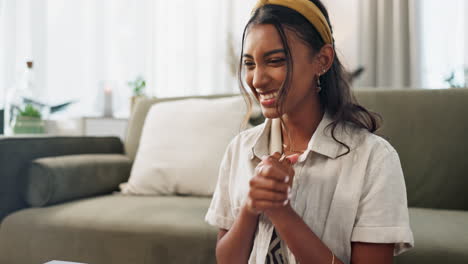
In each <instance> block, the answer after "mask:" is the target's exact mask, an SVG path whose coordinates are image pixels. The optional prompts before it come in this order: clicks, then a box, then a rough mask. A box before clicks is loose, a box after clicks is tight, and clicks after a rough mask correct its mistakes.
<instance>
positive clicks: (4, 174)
mask: <svg viewBox="0 0 468 264" xmlns="http://www.w3.org/2000/svg"><path fill="white" fill-rule="evenodd" d="M97 153H100V154H105V153H107V154H110V153H113V154H122V153H123V145H122V142H121V141H120V139H119V138H117V137H27V138H22V137H12V138H10V137H5V138H2V137H0V168H1V169H0V180H1V184H0V221H1V220H2V219H3V218H4V217H5V216H7V215H8V214H10V213H11V212H14V211H16V210H19V209H21V208H25V207H26V206H27V203H26V201H24V195H23V194H24V188H25V186H26V176H27V175H26V174H27V171H26V169H27V168H28V166H29V164H30V163H31V161H32V160H35V159H37V158H42V157H52V156H63V155H77V154H97Z"/></svg>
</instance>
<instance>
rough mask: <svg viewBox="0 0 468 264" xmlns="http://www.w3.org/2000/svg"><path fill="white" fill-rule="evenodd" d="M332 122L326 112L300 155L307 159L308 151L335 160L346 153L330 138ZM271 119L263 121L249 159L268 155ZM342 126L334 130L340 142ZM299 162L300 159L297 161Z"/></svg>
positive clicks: (342, 147) (341, 146)
mask: <svg viewBox="0 0 468 264" xmlns="http://www.w3.org/2000/svg"><path fill="white" fill-rule="evenodd" d="M332 122H333V119H332V118H331V117H330V115H329V113H328V112H325V114H324V115H323V117H322V120H321V121H320V123H319V125H318V126H317V129H316V130H315V132H314V134H313V135H312V138H311V139H310V140H309V144H308V146H307V149H306V151H305V152H304V154H305V155H301V156H302V157H304V158H303V159H305V157H307V155H308V153H309V152H310V151H312V152H316V153H318V154H321V155H324V156H327V157H329V158H332V159H336V158H337V157H339V156H340V155H342V154H344V153H346V151H347V149H346V147H344V146H343V145H341V144H340V143H339V142H337V141H336V140H334V139H333V137H332V136H331V130H332V127H331V126H330V127H328V126H329V125H330V124H331V123H332ZM271 123H272V120H271V119H265V122H264V124H263V128H262V129H261V131H260V133H259V134H258V136H257V138H256V139H255V140H254V145H253V146H252V152H251V155H250V158H251V159H253V158H255V157H257V158H259V159H261V157H262V156H264V155H268V154H269V151H268V148H269V140H270V129H271ZM343 130H344V128H343V126H342V125H338V126H337V128H336V130H335V138H337V139H338V140H340V141H343V139H344V138H343V136H344V134H343ZM299 161H301V159H300V160H299Z"/></svg>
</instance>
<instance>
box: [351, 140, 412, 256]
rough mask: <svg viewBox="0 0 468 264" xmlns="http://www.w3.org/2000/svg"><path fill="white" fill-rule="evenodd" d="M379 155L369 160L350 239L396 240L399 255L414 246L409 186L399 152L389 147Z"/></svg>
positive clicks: (369, 240)
mask: <svg viewBox="0 0 468 264" xmlns="http://www.w3.org/2000/svg"><path fill="white" fill-rule="evenodd" d="M387 144H388V143H387ZM379 154H380V155H378V157H376V158H375V159H372V158H371V159H369V162H370V163H369V165H368V170H367V171H368V174H367V175H365V178H364V183H363V189H362V193H361V197H360V201H359V205H358V210H357V215H356V220H355V223H354V228H353V232H352V235H351V241H354V242H367V243H395V248H394V255H395V256H396V255H399V254H401V253H403V252H404V251H407V250H409V249H410V248H412V247H413V246H414V239H413V234H412V232H411V229H410V224H409V215H408V204H407V198H406V187H405V181H404V177H403V171H402V169H401V164H400V159H399V157H398V154H397V153H396V151H395V150H394V149H393V148H392V147H391V146H389V147H386V148H384V150H382V151H380V153H379ZM376 156H377V155H376Z"/></svg>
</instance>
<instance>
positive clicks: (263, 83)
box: [242, 24, 322, 118]
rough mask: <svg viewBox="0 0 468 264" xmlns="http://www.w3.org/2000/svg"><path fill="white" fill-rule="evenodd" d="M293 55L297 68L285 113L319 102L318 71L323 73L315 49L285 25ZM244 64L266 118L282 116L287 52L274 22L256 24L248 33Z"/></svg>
mask: <svg viewBox="0 0 468 264" xmlns="http://www.w3.org/2000/svg"><path fill="white" fill-rule="evenodd" d="M285 33H286V36H287V38H288V44H289V48H290V51H291V57H292V59H293V72H292V75H291V77H292V79H291V84H290V86H289V89H290V90H289V92H288V95H287V98H286V99H285V102H284V103H283V105H284V108H283V109H284V113H281V115H284V114H294V113H295V112H297V111H302V110H304V108H307V107H309V108H310V107H311V106H313V104H319V100H318V93H317V85H316V81H317V79H316V77H315V76H316V75H317V73H319V72H320V73H321V72H322V69H319V67H318V63H316V61H317V60H315V59H314V56H312V51H311V48H310V47H309V46H307V45H306V44H305V43H304V42H303V41H302V40H301V39H299V37H298V36H297V35H296V34H295V33H294V32H292V31H291V30H289V29H285ZM246 34H247V35H246V38H245V43H244V54H242V56H243V64H244V71H245V81H246V83H247V84H248V85H249V87H250V88H251V90H252V92H253V94H254V95H255V97H256V98H257V100H258V101H259V102H260V105H261V107H262V112H263V115H264V116H265V117H266V118H278V117H279V116H280V115H279V114H278V113H277V110H276V109H277V108H276V106H277V97H278V91H279V89H280V88H281V87H282V84H283V82H284V81H285V79H286V70H287V69H286V68H287V65H286V60H287V57H286V54H285V52H284V47H283V44H282V41H281V38H280V35H279V33H278V31H277V30H276V28H275V27H274V26H273V25H268V24H267V25H263V24H260V25H255V26H252V27H251V28H250V29H249V30H248V31H247V33H246Z"/></svg>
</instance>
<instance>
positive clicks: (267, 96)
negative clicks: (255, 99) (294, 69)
mask: <svg viewBox="0 0 468 264" xmlns="http://www.w3.org/2000/svg"><path fill="white" fill-rule="evenodd" d="M276 97H278V92H272V93H268V94H261V95H260V100H270V99H273V98H276Z"/></svg>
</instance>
